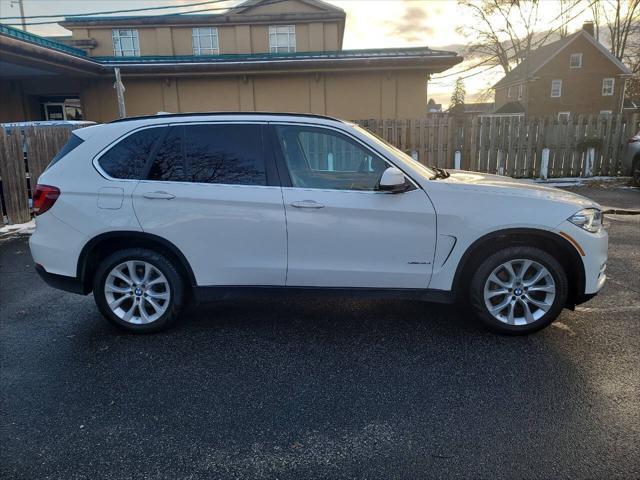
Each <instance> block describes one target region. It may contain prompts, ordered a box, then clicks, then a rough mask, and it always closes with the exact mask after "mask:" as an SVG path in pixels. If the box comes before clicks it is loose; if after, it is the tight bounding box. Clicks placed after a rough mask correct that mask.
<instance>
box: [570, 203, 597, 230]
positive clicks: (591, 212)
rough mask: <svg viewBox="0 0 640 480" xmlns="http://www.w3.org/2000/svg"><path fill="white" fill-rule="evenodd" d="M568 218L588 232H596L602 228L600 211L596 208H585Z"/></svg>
mask: <svg viewBox="0 0 640 480" xmlns="http://www.w3.org/2000/svg"><path fill="white" fill-rule="evenodd" d="M568 220H569V221H570V222H571V223H573V224H574V225H577V226H579V227H580V228H584V229H585V230H586V231H588V232H592V233H597V232H599V231H600V230H601V229H602V212H601V211H600V210H598V209H597V208H585V209H584V210H580V211H579V212H578V213H576V214H575V215H572V216H571V217H569V218H568Z"/></svg>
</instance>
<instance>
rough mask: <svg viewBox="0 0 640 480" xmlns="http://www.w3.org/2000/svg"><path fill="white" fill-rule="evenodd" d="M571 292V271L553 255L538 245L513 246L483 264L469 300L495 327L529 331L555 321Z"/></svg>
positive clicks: (481, 317)
mask: <svg viewBox="0 0 640 480" xmlns="http://www.w3.org/2000/svg"><path fill="white" fill-rule="evenodd" d="M509 266H510V267H511V269H509ZM525 266H526V271H525V272H524V277H523V276H522V269H523V268H524V267H525ZM510 272H513V273H514V274H515V275H511V273H510ZM545 272H546V273H545ZM538 275H540V278H539V279H537V277H538ZM536 279H537V281H536ZM494 280H495V281H494ZM502 292H506V293H502ZM567 294H568V281H567V274H566V273H565V271H564V269H563V268H562V265H560V263H559V262H558V261H557V260H556V259H555V258H554V257H553V256H552V255H550V254H548V253H547V252H545V251H543V250H540V249H539V248H535V247H527V246H513V247H507V248H505V249H503V250H500V251H498V252H497V253H494V254H493V255H491V256H490V257H488V258H487V259H486V260H484V261H483V262H482V263H481V264H480V266H479V267H478V268H477V270H476V271H475V273H474V274H473V277H472V278H471V284H470V289H469V301H470V304H471V307H472V309H473V310H474V313H475V314H476V316H477V318H478V319H479V320H480V321H481V322H482V323H484V325H486V326H487V327H488V328H490V329H491V330H493V331H495V332H498V333H504V334H508V335H526V334H529V333H533V332H536V331H538V330H541V329H542V328H544V327H546V326H547V325H549V324H550V323H552V322H553V321H554V320H555V319H556V318H557V317H558V315H560V312H561V311H562V309H563V308H564V306H565V304H566V301H567ZM512 304H513V307H512ZM489 305H491V306H492V310H493V313H492V312H491V311H490V310H489ZM500 307H502V309H500Z"/></svg>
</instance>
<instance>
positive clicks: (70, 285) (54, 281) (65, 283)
mask: <svg viewBox="0 0 640 480" xmlns="http://www.w3.org/2000/svg"><path fill="white" fill-rule="evenodd" d="M36 272H38V275H40V278H42V279H43V280H44V281H45V282H46V283H47V284H48V285H49V286H51V287H53V288H57V289H58V290H64V291H65V292H71V293H78V294H80V295H86V294H87V293H88V292H85V291H84V287H83V285H82V282H81V281H80V280H78V278H76V277H67V276H66V275H58V274H56V273H49V272H47V271H46V270H45V269H44V267H43V266H42V265H37V264H36Z"/></svg>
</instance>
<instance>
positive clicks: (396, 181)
mask: <svg viewBox="0 0 640 480" xmlns="http://www.w3.org/2000/svg"><path fill="white" fill-rule="evenodd" d="M407 187H408V183H407V179H406V178H405V176H404V173H402V171H401V170H400V169H398V168H396V167H389V168H387V169H386V170H385V171H384V172H383V173H382V177H380V184H379V187H378V189H379V190H381V191H383V192H390V193H400V192H404V191H406V190H407Z"/></svg>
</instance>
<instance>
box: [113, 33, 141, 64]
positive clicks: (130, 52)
mask: <svg viewBox="0 0 640 480" xmlns="http://www.w3.org/2000/svg"><path fill="white" fill-rule="evenodd" d="M112 38H113V54H114V55H115V56H116V57H139V56H140V41H139V40H138V30H134V29H132V28H127V29H116V30H113V31H112Z"/></svg>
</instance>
